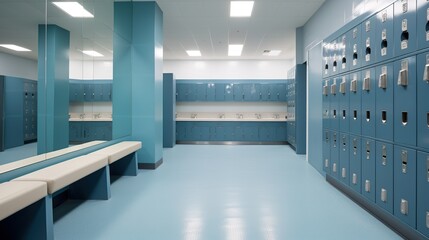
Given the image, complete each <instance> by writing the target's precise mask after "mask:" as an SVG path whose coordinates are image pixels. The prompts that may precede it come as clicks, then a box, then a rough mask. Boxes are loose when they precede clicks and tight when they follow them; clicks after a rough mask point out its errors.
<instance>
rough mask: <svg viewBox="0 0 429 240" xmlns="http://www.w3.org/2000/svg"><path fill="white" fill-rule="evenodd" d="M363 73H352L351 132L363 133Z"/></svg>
mask: <svg viewBox="0 0 429 240" xmlns="http://www.w3.org/2000/svg"><path fill="white" fill-rule="evenodd" d="M360 86H362V82H361V73H360V72H357V73H353V74H351V80H350V89H349V90H350V91H349V93H350V105H349V106H350V108H349V109H350V113H349V116H350V118H349V119H350V133H352V134H356V135H360V134H361V92H362V88H361V87H360Z"/></svg>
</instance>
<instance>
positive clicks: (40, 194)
mask: <svg viewBox="0 0 429 240" xmlns="http://www.w3.org/2000/svg"><path fill="white" fill-rule="evenodd" d="M46 195H47V188H46V183H45V182H5V183H2V184H0V220H3V219H5V218H7V217H9V216H10V215H12V214H14V213H15V212H18V211H19V210H21V209H23V208H25V207H27V206H29V205H31V204H33V203H35V202H37V201H39V200H40V199H42V198H44V197H46Z"/></svg>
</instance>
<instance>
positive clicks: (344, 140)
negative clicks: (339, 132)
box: [342, 136, 347, 151]
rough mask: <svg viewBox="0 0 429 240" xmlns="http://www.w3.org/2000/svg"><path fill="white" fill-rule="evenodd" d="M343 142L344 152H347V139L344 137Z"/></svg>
mask: <svg viewBox="0 0 429 240" xmlns="http://www.w3.org/2000/svg"><path fill="white" fill-rule="evenodd" d="M342 142H343V151H346V150H347V144H346V137H344V136H343V138H342Z"/></svg>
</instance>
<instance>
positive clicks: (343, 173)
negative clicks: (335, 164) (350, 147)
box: [341, 168, 347, 178]
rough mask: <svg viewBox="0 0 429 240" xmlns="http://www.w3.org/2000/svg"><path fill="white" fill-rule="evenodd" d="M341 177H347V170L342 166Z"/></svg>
mask: <svg viewBox="0 0 429 240" xmlns="http://www.w3.org/2000/svg"><path fill="white" fill-rule="evenodd" d="M341 177H342V178H346V177H347V171H346V168H342V169H341Z"/></svg>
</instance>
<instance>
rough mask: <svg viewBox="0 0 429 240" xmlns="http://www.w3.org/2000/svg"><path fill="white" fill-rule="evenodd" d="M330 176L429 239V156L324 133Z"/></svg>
mask: <svg viewBox="0 0 429 240" xmlns="http://www.w3.org/2000/svg"><path fill="white" fill-rule="evenodd" d="M323 161H324V170H325V172H326V174H329V175H331V176H332V177H334V178H335V179H337V180H338V181H339V182H342V183H343V184H345V185H346V186H349V187H350V188H351V189H353V190H354V191H356V192H357V193H359V194H361V195H362V196H364V197H365V198H366V199H367V200H368V201H370V202H372V203H374V204H376V205H377V206H378V207H380V208H382V209H384V210H385V211H387V212H389V213H390V214H392V215H393V216H395V217H396V218H398V219H400V220H401V221H402V222H404V223H406V224H408V225H409V226H410V227H412V228H414V229H417V230H418V231H419V232H420V233H422V234H424V235H425V236H427V237H429V153H428V152H422V151H416V150H414V149H411V148H406V147H403V146H399V145H394V144H391V143H387V142H383V141H376V140H373V139H369V138H365V137H360V136H357V135H349V134H345V133H339V132H335V131H329V130H324V140H323Z"/></svg>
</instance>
